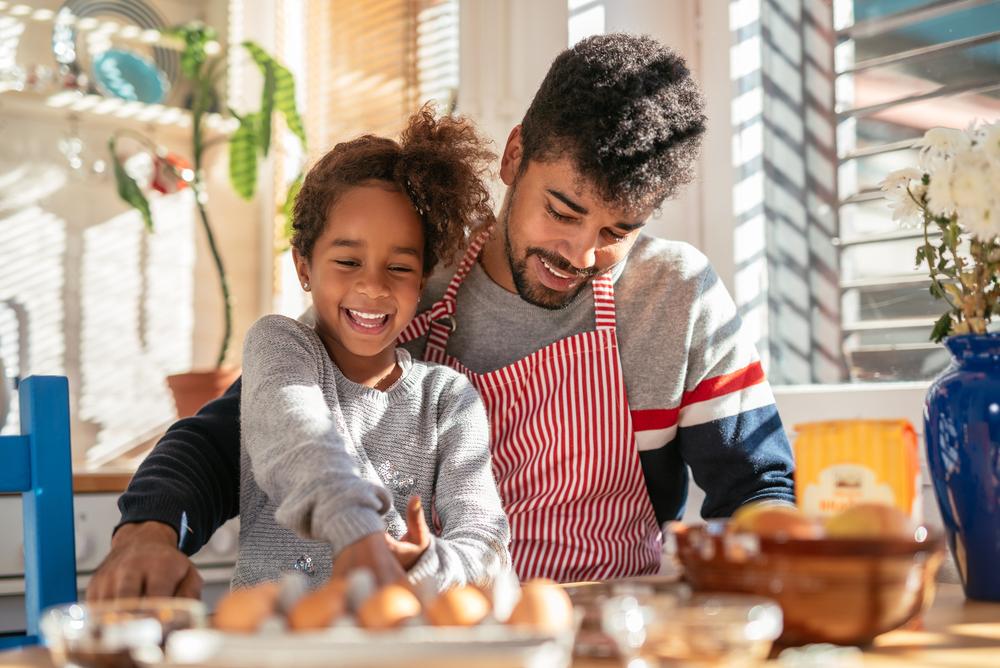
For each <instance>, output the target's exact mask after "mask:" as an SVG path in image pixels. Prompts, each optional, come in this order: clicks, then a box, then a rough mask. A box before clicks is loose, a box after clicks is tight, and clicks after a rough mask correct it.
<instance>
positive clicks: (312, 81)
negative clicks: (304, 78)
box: [305, 0, 458, 155]
mask: <svg viewBox="0 0 1000 668" xmlns="http://www.w3.org/2000/svg"><path fill="white" fill-rule="evenodd" d="M307 26H308V29H307V35H306V36H305V37H306V39H307V40H308V48H307V53H308V58H309V61H310V62H309V68H308V69H309V75H308V78H309V81H308V84H307V90H308V96H309V99H308V103H307V108H308V110H309V111H308V113H307V117H306V124H307V131H308V132H309V136H310V138H311V142H312V150H313V152H314V153H317V155H320V154H322V153H323V152H325V151H327V150H329V149H330V148H331V147H332V146H333V145H334V144H335V143H337V142H338V141H343V140H345V139H350V138H352V137H355V136H357V135H360V134H363V133H368V132H371V133H375V134H381V135H386V136H390V137H394V136H396V135H397V134H398V133H399V131H400V130H401V129H402V126H403V123H404V122H405V120H406V118H407V117H408V116H409V115H410V114H411V113H413V112H414V111H415V110H416V109H418V108H419V107H420V105H421V104H422V103H423V102H425V101H427V100H428V99H434V100H435V101H436V103H437V104H438V106H439V108H440V109H441V110H442V111H448V110H449V109H451V108H452V107H453V105H454V97H455V95H456V94H457V86H458V0H310V2H309V10H308V20H307Z"/></svg>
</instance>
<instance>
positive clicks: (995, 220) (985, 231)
mask: <svg viewBox="0 0 1000 668" xmlns="http://www.w3.org/2000/svg"><path fill="white" fill-rule="evenodd" d="M998 213H1000V212H998V211H997V210H996V209H992V210H991V209H990V208H989V207H985V206H979V207H962V208H960V209H959V210H958V221H959V223H961V225H962V227H963V228H964V229H966V230H968V231H969V232H971V233H972V235H973V236H974V237H976V238H977V239H979V240H980V241H992V240H993V239H994V238H996V237H997V236H998V235H1000V216H998V215H997V214H998Z"/></svg>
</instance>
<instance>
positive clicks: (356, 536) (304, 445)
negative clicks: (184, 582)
mask: <svg viewBox="0 0 1000 668" xmlns="http://www.w3.org/2000/svg"><path fill="white" fill-rule="evenodd" d="M492 157H493V156H492V155H491V154H490V152H489V151H488V150H487V149H486V148H485V144H484V142H483V140H481V139H480V138H479V137H478V136H477V135H476V133H475V131H474V130H473V128H472V127H471V126H470V125H469V124H468V123H466V122H464V121H461V120H456V119H452V118H441V119H437V120H436V119H435V118H434V115H433V113H432V112H431V111H430V110H429V109H428V108H427V107H425V108H424V109H422V110H421V111H420V112H418V113H417V114H415V115H414V116H413V117H412V118H411V119H410V121H409V124H408V126H407V128H406V130H405V131H404V132H403V134H402V136H401V139H400V141H399V143H397V142H394V141H392V140H390V139H385V138H381V137H375V136H371V135H367V136H364V137H361V138H359V139H355V140H354V141H350V142H346V143H342V144H338V145H337V146H336V147H335V148H334V149H333V150H332V151H330V152H329V153H327V154H326V155H325V156H324V157H323V158H322V159H321V160H320V161H319V163H317V164H316V165H315V166H314V167H313V168H312V169H311V170H310V171H309V174H308V175H307V176H306V178H305V182H304V183H303V186H302V190H301V192H300V193H299V195H298V198H297V200H296V203H295V224H294V229H295V233H294V236H293V238H292V254H293V257H294V259H295V266H296V270H297V272H298V276H299V279H300V281H301V283H302V289H303V290H305V291H307V292H309V293H311V294H312V301H313V307H314V312H315V324H314V325H312V326H310V325H306V324H303V323H302V322H299V321H296V320H292V319H290V318H286V317H283V316H278V315H270V316H265V317H264V318H261V319H260V320H259V321H257V322H256V323H255V324H254V325H253V326H252V327H251V328H250V331H249V332H248V333H247V337H246V343H245V345H244V351H243V381H242V382H243V387H242V394H241V397H242V398H241V402H242V403H241V408H240V413H241V416H242V423H241V434H242V436H241V438H242V450H243V452H242V470H241V490H240V520H241V527H240V548H239V557H238V559H237V563H236V569H235V572H234V575H233V586H234V587H236V586H244V585H249V584H254V583H257V582H261V581H264V580H273V579H275V578H277V577H279V575H280V574H281V573H282V572H283V571H286V570H288V569H293V568H294V569H298V570H300V571H302V572H304V573H306V574H308V575H311V576H313V580H314V581H315V582H316V583H317V584H318V583H320V582H322V581H324V580H326V579H327V578H328V577H329V576H330V575H331V570H333V572H340V571H344V570H348V569H350V568H353V567H355V566H361V565H363V566H367V567H369V568H372V569H373V570H374V571H375V574H376V577H377V578H378V579H379V580H381V581H383V582H385V581H389V580H392V579H394V578H395V577H397V576H399V577H401V576H402V575H403V574H404V570H406V571H407V574H408V576H409V579H410V581H411V582H426V581H430V582H431V583H432V584H433V585H435V586H436V587H437V588H438V589H444V588H447V587H449V586H451V585H454V584H461V583H465V582H475V581H481V580H483V579H485V578H486V577H488V575H489V574H490V573H491V572H493V571H494V570H495V569H502V568H507V567H509V564H510V555H509V553H508V551H507V545H508V542H509V539H510V531H509V528H508V525H507V520H506V517H505V516H504V512H503V508H502V507H501V503H500V498H499V496H498V494H497V490H496V487H495V485H494V481H493V475H492V472H491V468H490V456H489V449H488V448H489V446H488V431H489V430H488V425H487V421H486V413H485V410H484V408H483V405H482V402H481V401H480V399H479V396H478V394H477V393H476V391H475V389H473V387H472V385H471V384H470V383H469V381H468V380H467V379H466V378H465V377H464V376H462V375H461V374H459V373H457V372H455V371H453V370H451V369H449V368H447V367H444V366H438V365H430V364H425V363H423V362H419V361H414V360H412V359H411V358H410V356H409V354H408V353H407V352H406V351H405V350H403V349H402V348H397V347H396V344H395V341H396V337H397V336H398V335H399V333H400V332H401V331H402V330H403V328H404V327H406V325H407V324H408V323H409V322H410V320H411V319H412V318H413V316H414V314H415V313H416V310H417V302H418V300H419V298H420V292H421V290H422V288H423V286H424V281H425V279H426V277H427V276H428V275H429V273H430V271H431V270H432V269H433V268H434V266H435V265H436V264H437V263H438V261H446V262H447V261H450V260H451V259H452V258H453V256H454V255H455V253H456V252H457V251H458V250H459V249H460V248H461V247H462V245H463V244H464V243H465V240H466V237H467V235H468V224H469V221H478V220H483V219H485V218H486V217H488V216H491V215H492V214H491V211H490V208H489V195H488V192H487V190H486V187H485V186H484V184H483V182H482V180H481V175H482V174H483V173H484V172H485V170H486V167H487V166H488V164H489V162H490V160H491V159H492ZM421 500H423V501H425V502H426V503H424V504H422V503H421ZM403 509H406V510H403ZM402 513H405V514H406V519H405V520H404V517H403V514H402ZM428 525H436V527H438V528H439V530H438V532H437V534H436V535H434V536H431V535H430V532H429V531H428V529H427V526H428ZM333 562H335V563H336V567H333ZM332 567H333V568H332Z"/></svg>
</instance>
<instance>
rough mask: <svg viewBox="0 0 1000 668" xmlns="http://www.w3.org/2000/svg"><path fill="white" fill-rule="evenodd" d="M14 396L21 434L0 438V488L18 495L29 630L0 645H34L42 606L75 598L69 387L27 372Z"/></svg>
mask: <svg viewBox="0 0 1000 668" xmlns="http://www.w3.org/2000/svg"><path fill="white" fill-rule="evenodd" d="M18 397H19V399H20V402H19V403H20V411H21V434H20V435H17V436H0V492H7V493H10V492H20V493H21V499H22V504H21V505H22V506H23V512H24V607H25V621H26V622H27V629H26V631H25V633H24V634H23V635H5V636H0V649H2V648H9V647H19V646H23V645H32V644H35V643H37V642H38V620H39V617H40V616H41V612H42V610H44V609H45V608H47V607H48V606H50V605H57V604H59V603H72V602H74V601H76V548H75V541H74V535H73V472H72V456H71V453H70V442H69V385H68V383H67V381H66V379H65V378H63V377H62V376H30V377H28V378H25V379H24V380H23V381H21V384H20V387H19V390H18Z"/></svg>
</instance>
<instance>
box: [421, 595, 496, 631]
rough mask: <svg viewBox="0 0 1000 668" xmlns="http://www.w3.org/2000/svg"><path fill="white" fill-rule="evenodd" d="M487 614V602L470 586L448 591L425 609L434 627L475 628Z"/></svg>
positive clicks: (488, 604)
mask: <svg viewBox="0 0 1000 668" xmlns="http://www.w3.org/2000/svg"><path fill="white" fill-rule="evenodd" d="M488 614H490V602H489V600H487V598H486V596H485V595H484V594H483V592H482V591H480V590H479V589H478V588H476V587H473V586H471V585H470V586H465V587H455V588H454V589H449V590H448V591H446V592H445V593H443V594H441V595H440V596H438V597H437V598H436V599H434V602H433V603H431V604H430V605H429V606H428V607H427V619H428V620H430V623H431V624H433V625H434V626H475V625H476V624H478V623H479V622H481V621H483V619H485V618H486V615H488Z"/></svg>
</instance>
